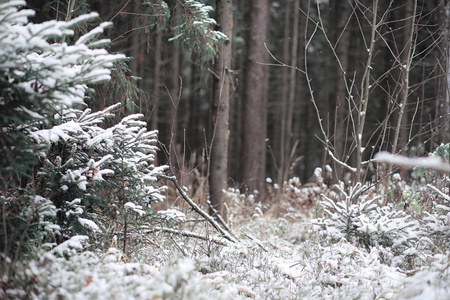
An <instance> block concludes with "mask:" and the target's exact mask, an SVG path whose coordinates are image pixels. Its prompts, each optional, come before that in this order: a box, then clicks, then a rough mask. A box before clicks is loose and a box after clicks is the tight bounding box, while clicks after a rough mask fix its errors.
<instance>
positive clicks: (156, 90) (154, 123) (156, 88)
mask: <svg viewBox="0 0 450 300" xmlns="http://www.w3.org/2000/svg"><path fill="white" fill-rule="evenodd" d="M161 46H162V32H161V31H159V30H158V31H156V36H155V62H154V63H155V65H154V66H153V78H154V79H153V95H152V98H153V106H152V111H151V114H150V117H151V123H150V128H151V129H152V130H155V129H157V128H158V113H159V110H158V107H159V99H160V97H161V66H162V59H161Z"/></svg>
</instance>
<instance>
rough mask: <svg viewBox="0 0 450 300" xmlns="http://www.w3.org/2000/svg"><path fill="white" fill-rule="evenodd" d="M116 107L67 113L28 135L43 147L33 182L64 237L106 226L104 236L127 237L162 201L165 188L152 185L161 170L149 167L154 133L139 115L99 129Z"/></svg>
mask: <svg viewBox="0 0 450 300" xmlns="http://www.w3.org/2000/svg"><path fill="white" fill-rule="evenodd" d="M116 107H117V105H114V106H111V107H108V108H106V109H104V110H103V111H99V112H94V113H92V112H91V111H90V109H86V110H85V111H77V110H74V109H68V110H66V111H64V112H63V113H62V114H61V115H60V116H58V119H60V120H61V122H62V123H61V124H60V125H56V126H54V127H52V128H50V129H45V130H40V131H36V132H33V133H32V137H33V138H34V139H35V140H37V141H39V142H41V143H43V144H46V145H47V149H48V151H46V152H41V153H40V154H41V158H42V160H43V161H44V164H43V167H42V168H41V169H40V172H39V176H38V178H39V180H40V182H42V187H41V188H42V189H43V190H44V191H50V192H49V193H50V195H49V197H50V198H51V199H52V201H53V202H54V203H55V205H56V206H57V207H58V208H59V209H60V216H59V222H60V223H61V225H63V229H64V233H65V235H66V237H70V236H71V235H73V234H90V233H95V232H98V231H101V230H105V229H106V228H108V227H110V228H113V230H112V231H110V233H111V235H109V237H106V236H104V235H103V238H106V239H110V238H112V237H113V236H114V235H117V234H121V235H120V237H123V238H127V237H126V236H125V235H127V233H126V232H125V231H126V230H128V231H129V232H131V231H132V228H133V227H132V225H138V223H139V224H146V225H148V224H150V223H151V219H152V218H153V217H156V215H155V214H154V213H153V212H152V210H151V206H150V205H151V203H152V202H158V201H161V200H162V199H163V195H162V191H163V190H164V187H163V186H157V184H156V181H157V180H158V178H159V176H160V174H162V173H163V172H164V170H165V169H166V167H165V166H162V167H156V166H154V165H153V161H154V159H155V154H156V150H157V147H156V143H157V132H156V131H147V129H146V123H145V122H143V121H141V120H140V117H141V115H130V116H128V117H125V118H123V119H122V120H121V121H120V122H119V123H118V124H116V125H113V126H112V127H109V128H102V127H100V126H99V125H100V124H101V123H102V122H103V121H104V119H105V118H106V117H109V116H111V115H112V114H111V111H112V110H113V109H114V108H116ZM129 223H131V224H129ZM122 234H123V235H122ZM122 240H123V239H122ZM109 242H110V241H109Z"/></svg>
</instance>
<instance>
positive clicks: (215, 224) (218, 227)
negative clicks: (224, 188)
mask: <svg viewBox="0 0 450 300" xmlns="http://www.w3.org/2000/svg"><path fill="white" fill-rule="evenodd" d="M161 178H164V179H167V180H170V181H172V182H173V184H174V185H175V188H176V189H177V190H178V192H180V195H181V197H183V199H184V200H185V201H186V202H187V203H188V204H189V205H190V206H191V207H192V209H193V210H195V211H196V212H197V213H198V214H199V215H201V216H202V217H203V218H205V219H206V220H207V221H208V222H209V223H210V224H211V225H212V226H213V227H214V228H215V229H216V230H217V231H218V232H220V234H222V235H223V237H224V238H226V239H227V240H229V241H230V242H233V243H236V242H237V241H236V239H234V238H233V237H232V236H231V235H230V234H229V233H228V232H227V231H226V230H224V229H223V228H222V226H220V225H219V223H217V222H216V220H214V219H213V218H212V217H211V216H210V215H209V214H207V213H206V212H205V211H204V210H203V209H201V208H200V207H199V206H198V205H197V204H196V203H195V202H194V201H192V199H191V198H190V197H189V196H188V194H186V192H185V191H184V190H183V188H182V187H181V186H180V184H179V183H178V180H177V178H176V177H175V176H167V175H161Z"/></svg>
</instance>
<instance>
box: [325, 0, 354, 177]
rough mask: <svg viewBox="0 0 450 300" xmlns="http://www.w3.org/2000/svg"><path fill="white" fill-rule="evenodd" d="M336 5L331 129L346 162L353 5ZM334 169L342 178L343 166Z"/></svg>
mask: <svg viewBox="0 0 450 300" xmlns="http://www.w3.org/2000/svg"><path fill="white" fill-rule="evenodd" d="M335 5H336V10H335V11H334V10H333V13H334V14H336V13H337V17H336V18H335V19H334V18H331V20H335V22H334V24H333V28H332V30H333V33H334V34H333V35H334V43H335V49H336V50H335V51H336V55H337V56H338V57H339V60H340V65H339V64H337V63H336V62H335V61H333V66H334V68H333V70H334V72H335V73H334V74H333V78H334V79H335V84H334V92H333V93H332V95H331V97H332V99H330V104H331V105H332V106H333V107H330V112H334V116H331V118H332V119H334V124H331V125H332V127H331V129H332V130H333V131H334V141H333V146H334V152H335V155H336V157H338V158H339V159H340V160H341V161H343V162H346V158H345V157H346V155H347V154H348V153H346V151H349V150H348V149H345V148H346V141H347V137H348V134H349V132H347V127H348V126H346V125H347V122H346V119H347V117H348V115H349V114H350V113H351V112H350V111H349V107H348V105H347V100H346V96H347V91H346V87H345V82H344V80H347V77H346V76H345V74H349V70H348V65H349V64H348V51H349V49H350V29H349V28H347V25H348V19H349V17H350V15H351V5H350V4H349V3H348V2H345V1H337V2H336V4H335ZM341 68H342V69H343V70H342V69H341ZM344 72H345V73H344ZM333 169H334V170H335V172H336V174H337V177H338V178H342V175H343V171H344V170H343V168H342V166H340V165H339V164H337V163H335V164H334V167H333Z"/></svg>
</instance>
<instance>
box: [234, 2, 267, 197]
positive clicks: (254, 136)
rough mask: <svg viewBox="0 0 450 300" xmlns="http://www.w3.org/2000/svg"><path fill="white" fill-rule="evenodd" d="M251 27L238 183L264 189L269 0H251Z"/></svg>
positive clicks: (246, 186)
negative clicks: (266, 44) (266, 46)
mask: <svg viewBox="0 0 450 300" xmlns="http://www.w3.org/2000/svg"><path fill="white" fill-rule="evenodd" d="M250 2H251V7H250V30H249V31H248V35H247V53H246V55H247V58H246V62H245V78H244V91H243V94H244V96H243V100H242V116H241V118H242V119H241V120H242V121H241V122H242V127H241V143H242V144H241V155H240V159H241V162H240V167H241V171H240V174H241V180H240V181H241V183H242V188H243V189H244V190H248V191H249V192H250V193H252V192H253V191H254V190H258V191H259V192H260V193H264V191H263V187H264V175H265V165H264V162H265V155H266V151H265V149H266V148H265V145H264V143H265V140H264V139H265V130H264V124H265V122H264V106H265V102H266V101H265V100H266V99H265V96H266V93H265V83H266V72H265V68H266V67H265V66H263V65H261V64H258V63H262V62H264V61H265V60H266V53H267V51H266V49H265V47H264V43H265V42H266V35H267V22H268V5H269V3H268V0H251V1H250Z"/></svg>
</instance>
